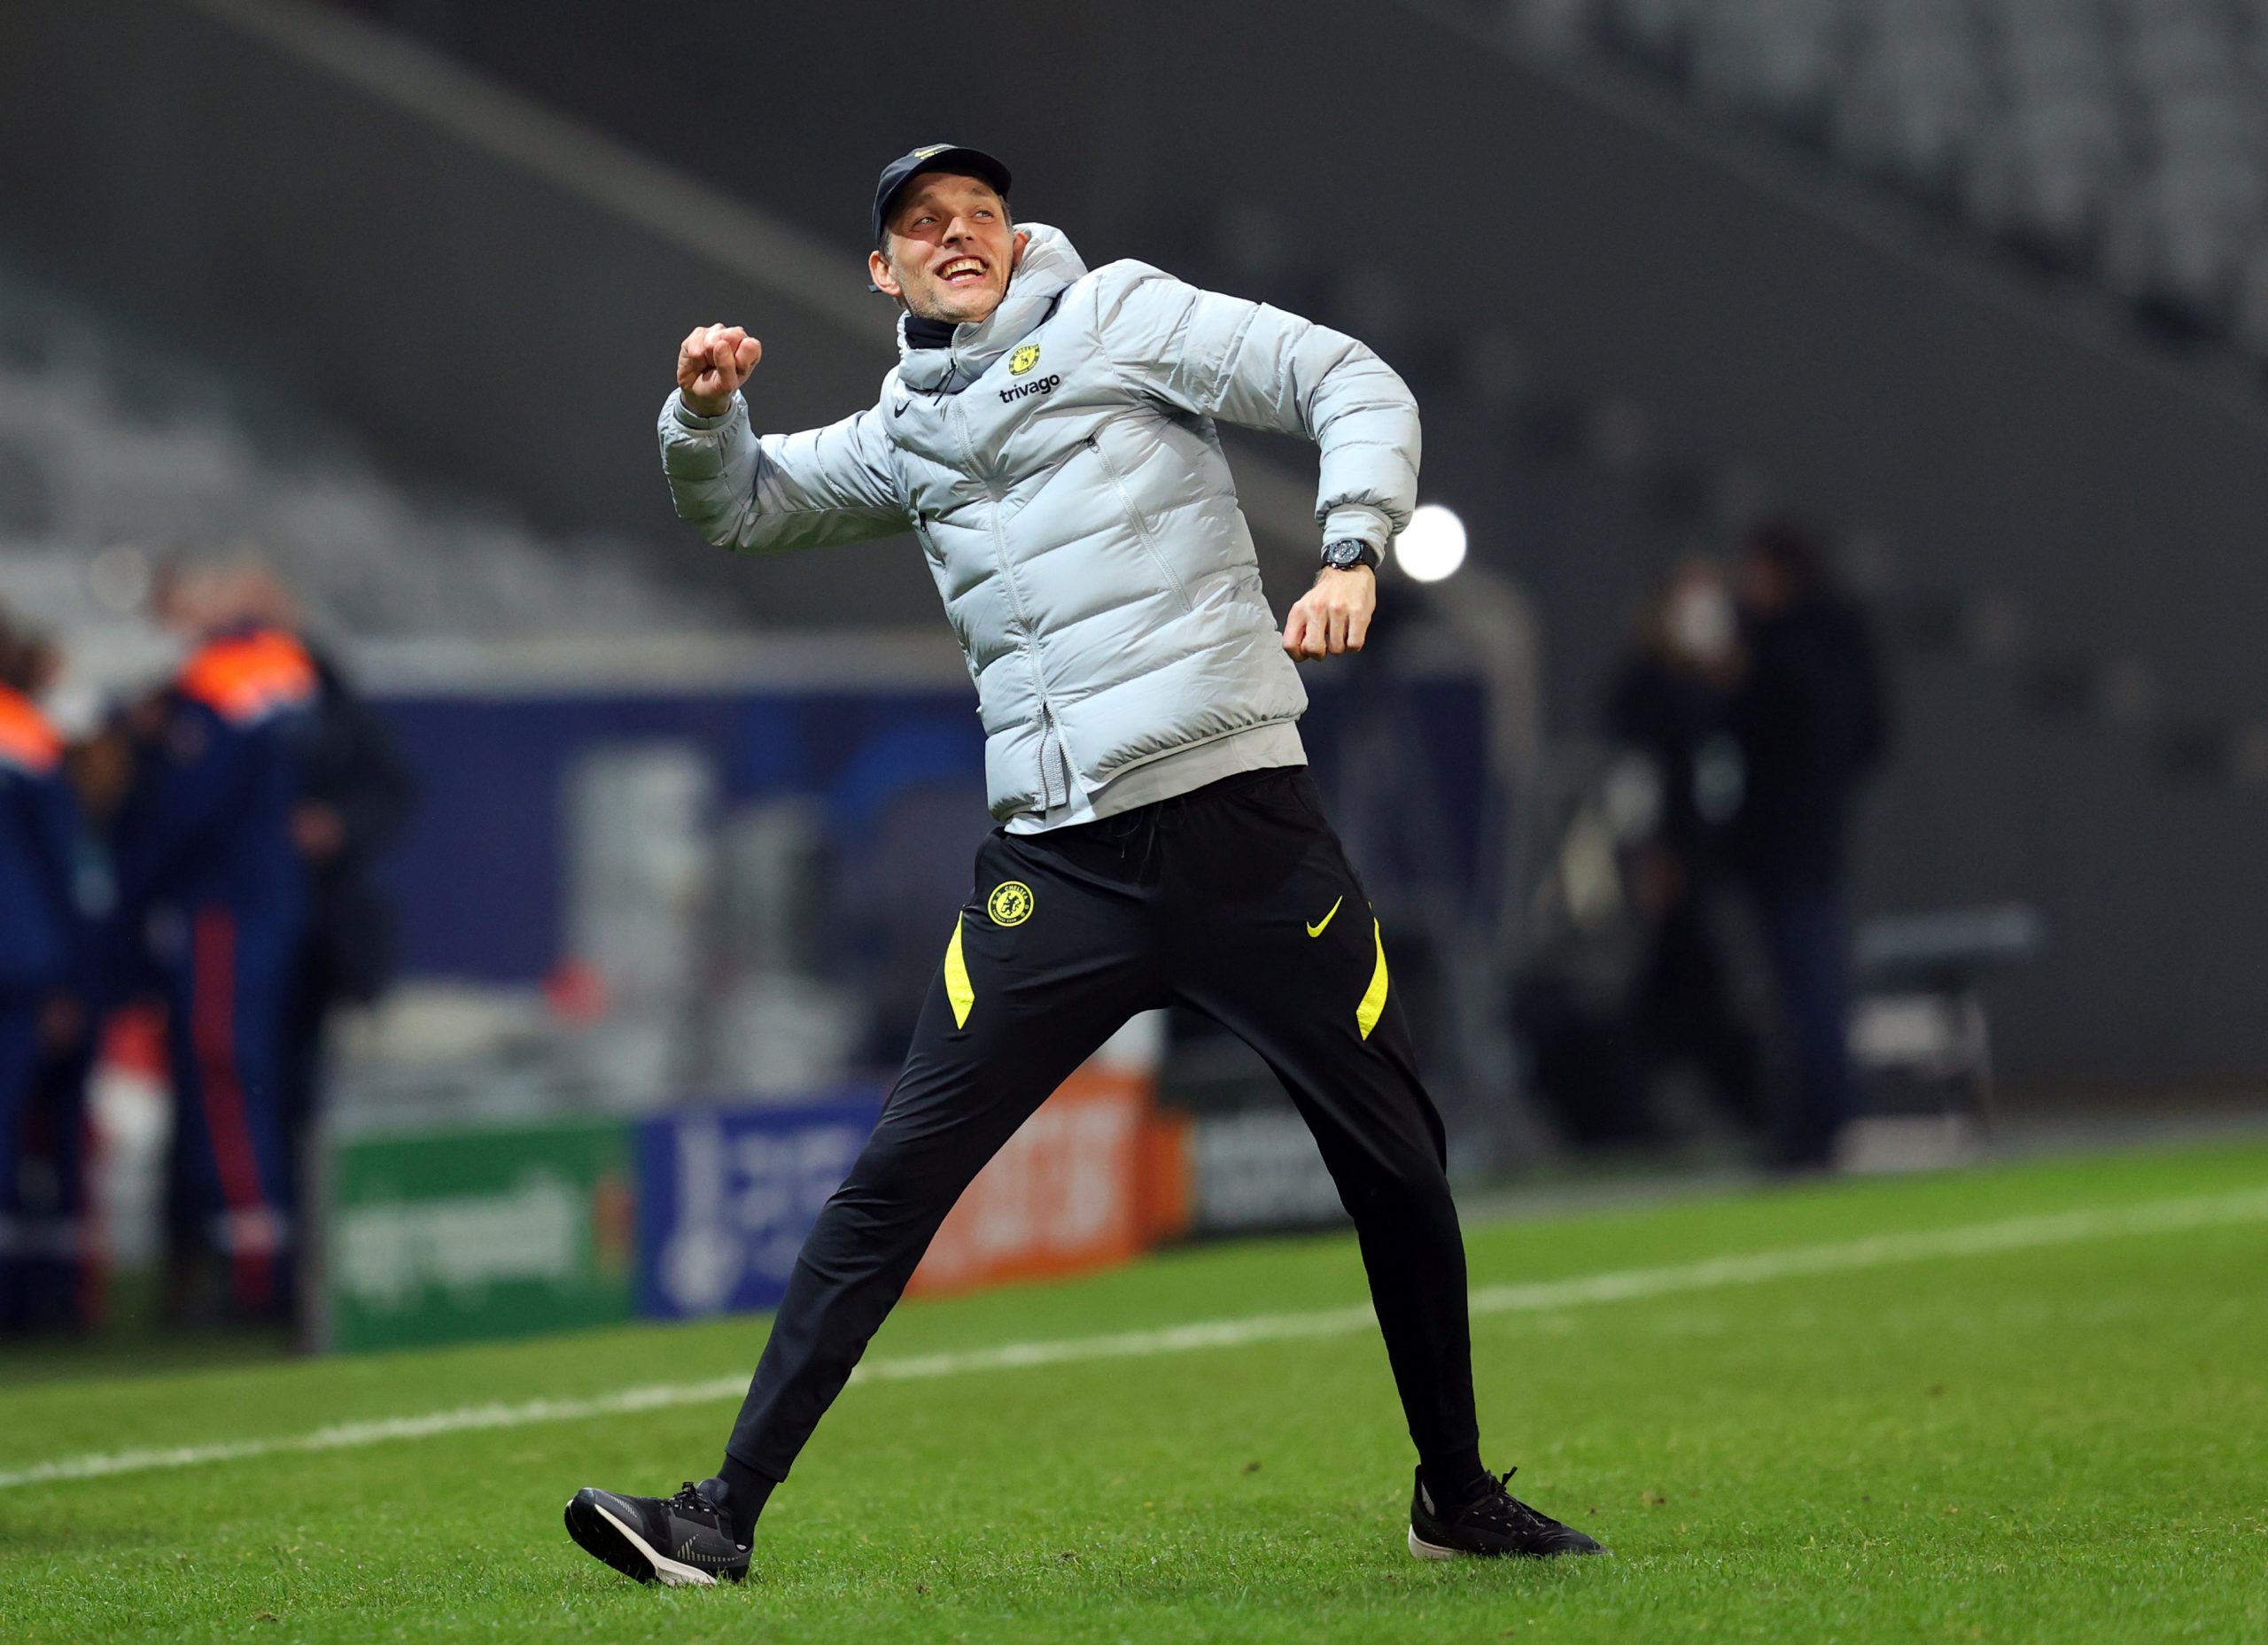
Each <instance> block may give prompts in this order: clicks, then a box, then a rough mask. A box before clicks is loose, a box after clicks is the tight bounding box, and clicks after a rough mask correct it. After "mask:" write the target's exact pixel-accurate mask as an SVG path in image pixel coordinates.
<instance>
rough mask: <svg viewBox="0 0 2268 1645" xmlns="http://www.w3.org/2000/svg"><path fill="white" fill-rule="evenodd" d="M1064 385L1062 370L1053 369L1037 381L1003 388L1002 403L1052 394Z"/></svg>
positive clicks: (1001, 392)
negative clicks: (1036, 395)
mask: <svg viewBox="0 0 2268 1645" xmlns="http://www.w3.org/2000/svg"><path fill="white" fill-rule="evenodd" d="M1062 386H1063V374H1062V373H1061V372H1060V371H1051V372H1049V373H1048V374H1047V375H1046V376H1044V377H1041V378H1039V379H1037V381H1035V382H1030V383H1019V384H1016V386H1015V387H1014V388H1004V389H1002V390H1001V391H1000V403H1001V404H1002V405H1004V406H1006V405H1008V404H1010V403H1012V402H1014V401H1015V400H1029V399H1030V398H1031V397H1032V396H1033V395H1035V394H1052V393H1053V392H1055V391H1056V390H1057V389H1059V388H1060V387H1062Z"/></svg>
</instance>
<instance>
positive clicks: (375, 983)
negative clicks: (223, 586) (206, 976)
mask: <svg viewBox="0 0 2268 1645" xmlns="http://www.w3.org/2000/svg"><path fill="white" fill-rule="evenodd" d="M235 604H236V606H237V609H238V610H239V611H240V613H241V614H242V616H243V618H244V619H245V620H248V621H251V622H254V623H257V624H259V625H262V626H264V627H265V628H266V629H268V631H269V632H276V633H289V634H292V635H295V636H296V637H297V638H298V640H299V644H300V647H301V648H303V649H304V650H305V651H306V653H307V660H308V661H309V662H310V663H312V664H313V665H314V668H315V702H314V708H313V712H312V714H311V715H310V717H309V720H308V724H307V728H306V735H305V739H304V742H303V745H302V752H301V759H300V770H301V789H300V795H299V801H298V803H296V804H295V805H294V806H293V807H292V809H291V842H292V844H293V846H294V847H296V848H297V850H298V851H299V857H300V860H301V862H302V863H304V864H305V865H306V869H307V917H306V921H305V924H304V927H303V928H302V932H301V935H300V939H299V951H298V953H297V955H296V956H295V958H293V960H292V962H291V974H290V989H289V994H288V997H287V999H286V1003H285V1005H284V1010H283V1050H282V1053H281V1062H280V1064H279V1067H280V1069H281V1073H282V1077H283V1124H284V1130H285V1134H286V1138H287V1144H288V1145H287V1148H286V1163H287V1166H288V1168H289V1169H290V1170H291V1180H290V1182H289V1183H287V1184H286V1188H285V1192H284V1199H285V1203H286V1204H287V1205H289V1206H291V1207H293V1208H294V1209H295V1210H296V1208H297V1207H298V1205H299V1183H301V1182H302V1181H304V1180H305V1178H306V1176H307V1168H308V1164H309V1158H310V1156H309V1150H310V1149H311V1148H312V1147H313V1146H314V1131H315V1121H316V1120H317V1118H318V1116H319V1114H320V1113H321V1111H322V1092H323V1083H324V1068H325V1066H326V1063H327V1062H328V1056H327V1053H326V1047H327V1043H328V1038H329V1028H330V1014H331V1013H332V1012H333V1011H334V1010H335V1009H337V1008H338V1007H339V1006H341V1005H369V1004H370V1003H372V1002H373V1001H375V1000H376V999H377V997H379V996H380V995H381V994H383V993H384V991H385V988H386V984H387V983H388V982H391V981H392V976H393V969H394V960H395V946H396V945H395V923H394V909H393V904H392V903H391V902H390V901H389V900H388V899H387V897H386V896H385V894H384V892H383V891H382V890H381V889H380V888H378V885H377V881H375V879H374V878H373V871H374V870H375V868H376V867H377V862H378V859H379V858H380V857H383V856H384V855H385V853H386V852H387V851H389V850H392V848H393V847H394V845H395V844H397V843H398V842H400V839H401V837H402V835H403V834H406V833H407V832H408V827H409V820H410V818H411V816H412V814H413V813H414V812H415V811H416V805H417V780H416V777H415V775H414V774H413V773H412V772H411V771H410V768H409V763H408V759H407V758H406V757H404V756H403V754H402V751H401V745H400V741H398V740H397V739H396V738H395V736H394V734H393V732H392V728H391V727H390V726H387V724H386V723H385V721H384V719H382V718H379V716H378V714H377V712H376V711H375V710H373V709H372V708H371V707H370V705H369V702H366V701H364V699H363V697H362V695H361V693H360V692H359V691H357V690H356V689H355V687H354V685H353V681H352V679H350V678H349V677H348V675H347V673H346V669H345V667H344V666H343V665H342V664H341V663H339V661H338V658H337V656H334V655H333V654H331V653H330V651H329V650H327V649H326V648H322V647H321V646H318V645H317V644H316V643H315V641H314V640H312V639H310V638H309V637H308V636H307V633H306V632H305V628H304V625H303V624H302V621H301V616H300V612H299V602H298V601H296V600H294V599H293V598H292V597H291V591H290V590H289V589H287V588H286V587H284V586H283V582H282V581H281V579H279V578H276V576H275V574H274V573H273V572H271V571H270V570H268V568H267V567H266V566H264V565H261V564H259V563H256V562H253V563H246V564H245V565H244V566H243V567H242V568H241V569H240V570H239V574H238V583H237V595H236V600H235Z"/></svg>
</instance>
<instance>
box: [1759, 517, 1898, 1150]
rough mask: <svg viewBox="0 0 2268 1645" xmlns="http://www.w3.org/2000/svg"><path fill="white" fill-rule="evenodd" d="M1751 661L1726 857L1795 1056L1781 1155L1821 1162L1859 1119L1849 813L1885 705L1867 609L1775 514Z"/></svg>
mask: <svg viewBox="0 0 2268 1645" xmlns="http://www.w3.org/2000/svg"><path fill="white" fill-rule="evenodd" d="M1741 603H1742V608H1743V610H1742V615H1743V618H1744V636H1743V639H1744V648H1745V650H1746V653H1747V666H1746V669H1745V671H1744V673H1743V675H1742V678H1741V681H1740V685H1739V687H1738V689H1737V690H1736V694H1735V696H1734V700H1733V712H1732V722H1733V731H1734V734H1735V735H1736V737H1737V738H1738V739H1739V741H1740V748H1741V758H1742V763H1743V765H1744V771H1745V772H1746V793H1745V796H1744V799H1743V801H1742V804H1741V809H1740V811H1739V813H1738V814H1737V815H1736V818H1735V819H1734V826H1733V838H1732V852H1733V857H1734V861H1735V863H1736V865H1737V867H1738V868H1739V870H1740V873H1741V876H1742V878H1743V880H1744V881H1745V882H1746V885H1747V888H1748V890H1749V894H1750V896H1751V898H1752V899H1753V900H1754V903H1755V905H1756V913H1757V923H1758V925H1759V927H1760V929H1761V930H1762V932H1763V935H1764V944H1765V951H1766V953H1767V957H1768V958H1769V961H1770V964H1771V967H1772V971H1773V974H1774V977H1775V981H1776V982H1777V983H1778V985H1779V994H1780V1001H1781V1005H1782V1014H1783V1018H1784V1020H1785V1025H1786V1031H1787V1034H1788V1037H1789V1041H1790V1050H1791V1051H1793V1053H1794V1055H1793V1059H1792V1060H1793V1062H1794V1065H1795V1086H1796V1089H1795V1093H1794V1101H1793V1102H1792V1103H1791V1104H1790V1106H1789V1108H1788V1111H1787V1113H1784V1114H1783V1116H1782V1118H1781V1125H1780V1136H1779V1137H1778V1138H1777V1139H1776V1140H1775V1145H1774V1163H1775V1165H1776V1166H1777V1167H1779V1168H1782V1169H1784V1170H1790V1171H1811V1170H1821V1169H1824V1168H1827V1167H1829V1166H1830V1165H1832V1164H1833V1163H1834V1160H1835V1145H1836V1139H1837V1137H1838V1136H1839V1135H1840V1134H1841V1132H1842V1129H1843V1127H1844V1126H1845V1125H1846V1124H1847V1123H1849V1121H1851V1120H1852V1118H1853V1117H1855V1115H1856V1113H1857V1108H1858V1092H1857V1090H1856V1086H1855V1083H1854V1082H1853V1080H1852V1073H1851V1055H1850V1049H1849V1045H1848V1037H1849V1026H1850V1015H1851V969H1850V966H1851V962H1850V945H1851V932H1850V918H1849V912H1848V910H1847V907H1846V904H1845V894H1844V886H1845V881H1846V880H1847V879H1848V878H1849V857H1850V834H1851V813H1852V806H1853V803H1854V801H1855V799H1856V796H1857V793H1858V789H1859V785H1860V783H1861V782H1862V781H1863V780H1865V779H1866V778H1867V777H1868V775H1869V774H1870V773H1871V772H1873V771H1874V769H1875V767H1876V766H1877V765H1879V764H1881V763H1882V758H1883V754H1884V749H1886V748H1887V746H1888V744H1889V741H1890V733H1889V714H1888V709H1887V706H1886V704H1885V702H1884V691H1883V682H1882V672H1881V669H1880V666H1879V664H1878V663H1876V656H1875V646H1874V640H1873V636H1872V633H1871V632H1869V630H1868V626H1867V622H1866V618H1865V617H1864V615H1863V614H1862V613H1861V612H1860V609H1858V607H1857V606H1855V605H1854V604H1852V602H1851V601H1849V600H1847V599H1846V598H1845V597H1844V595H1843V594H1842V593H1841V592H1840V591H1839V590H1838V589H1837V587H1836V586H1835V584H1834V582H1833V580H1832V579H1831V578H1829V573H1828V567H1827V558H1826V555H1824V554H1823V553H1822V552H1821V549H1820V547H1819V545H1818V543H1817V542H1816V541H1815V540H1814V539H1813V538H1812V537H1811V535H1810V534H1809V533H1808V532H1806V531H1804V530H1803V529H1801V528H1800V527H1798V526H1796V525H1792V524H1787V523H1784V522H1773V523H1768V524H1765V525H1763V526H1761V527H1759V529H1758V530H1757V531H1756V532H1754V533H1752V534H1751V537H1750V539H1749V541H1748V544H1747V547H1746V550H1745V552H1744V555H1743V556H1742V560H1741Z"/></svg>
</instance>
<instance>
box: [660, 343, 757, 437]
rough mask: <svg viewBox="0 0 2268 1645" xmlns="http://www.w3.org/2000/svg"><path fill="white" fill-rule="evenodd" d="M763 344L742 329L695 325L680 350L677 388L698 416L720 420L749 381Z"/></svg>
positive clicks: (690, 410) (687, 404)
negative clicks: (735, 396)
mask: <svg viewBox="0 0 2268 1645" xmlns="http://www.w3.org/2000/svg"><path fill="white" fill-rule="evenodd" d="M763 358H764V345H763V344H761V343H759V342H757V340H756V339H755V338H752V337H750V335H749V334H748V333H747V332H746V331H745V330H742V328H741V327H739V326H695V327H694V329H693V330H692V331H691V332H690V333H689V334H687V337H686V339H685V341H684V342H682V343H680V344H679V345H678V350H677V389H678V393H679V395H680V398H682V399H683V400H684V401H685V408H686V409H687V411H689V412H691V413H692V414H693V415H695V416H696V417H718V416H722V415H724V414H725V411H726V407H729V406H731V405H732V403H733V391H734V390H735V389H737V388H739V387H740V385H741V384H743V383H745V382H747V381H748V374H749V373H750V372H751V371H753V370H755V369H756V362H757V361H759V360H761V359H763Z"/></svg>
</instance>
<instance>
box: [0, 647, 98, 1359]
mask: <svg viewBox="0 0 2268 1645" xmlns="http://www.w3.org/2000/svg"><path fill="white" fill-rule="evenodd" d="M58 663H59V658H58V656H57V654H56V653H55V651H54V650H53V648H51V647H50V646H49V645H48V644H47V643H46V642H45V641H44V640H42V639H41V638H40V637H38V636H37V635H35V634H33V633H31V632H28V631H27V630H25V629H24V628H22V627H20V626H19V625H17V624H16V623H15V622H13V621H12V619H11V618H10V617H8V616H7V614H6V613H5V612H0V1330H10V1331H13V1330H22V1329H24V1328H26V1327H27V1326H32V1325H41V1324H60V1323H70V1322H71V1321H73V1320H74V1318H76V1317H77V1315H78V1307H79V1302H80V1291H81V1287H80V1285H79V1284H78V1283H77V1282H78V1276H79V1269H80V1266H81V1263H82V1260H83V1258H84V1256H85V1254H86V1245H85V1240H84V1233H85V1230H84V1227H83V1221H82V1218H83V1212H84V1209H85V1196H84V1191H83V1185H84V1180H85V1178H84V1172H83V1170H82V1141H83V1135H82V1133H83V1129H84V1109H83V1103H82V1101H81V1100H80V1098H82V1095H83V1088H82V1087H74V1084H73V1082H68V1081H66V1080H63V1079H60V1078H58V1077H56V1071H57V1070H58V1068H59V1067H67V1066H68V1065H69V1064H70V1062H71V1060H72V1059H73V1053H74V1051H76V1049H77V1048H78V1047H79V1046H80V1044H82V1042H83V1041H84V1039H85V1037H86V1035H87V1031H88V1008H87V999H86V988H85V976H86V967H87V964H88V960H89V949H90V941H89V939H90V935H91V934H90V931H89V926H88V922H87V920H86V919H85V916H84V914H83V912H82V908H81V906H80V898H79V865H80V859H81V852H82V846H83V844H84V830H83V827H82V823H81V819H80V812H79V806H78V803H77V800H76V798H75V796H74V794H73V792H72V788H71V785H70V782H69V781H68V780H67V778H66V772H65V769H64V746H63V741H62V739H61V738H60V737H59V736H58V735H57V734H56V733H55V730H54V728H53V727H52V726H50V725H49V724H48V721H47V718H46V717H45V715H44V714H43V712H42V711H41V709H40V706H39V698H40V696H41V694H42V693H43V691H44V690H45V689H46V687H47V686H48V685H49V684H50V682H51V680H52V679H53V678H54V675H55V673H56V671H57V668H58Z"/></svg>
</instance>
